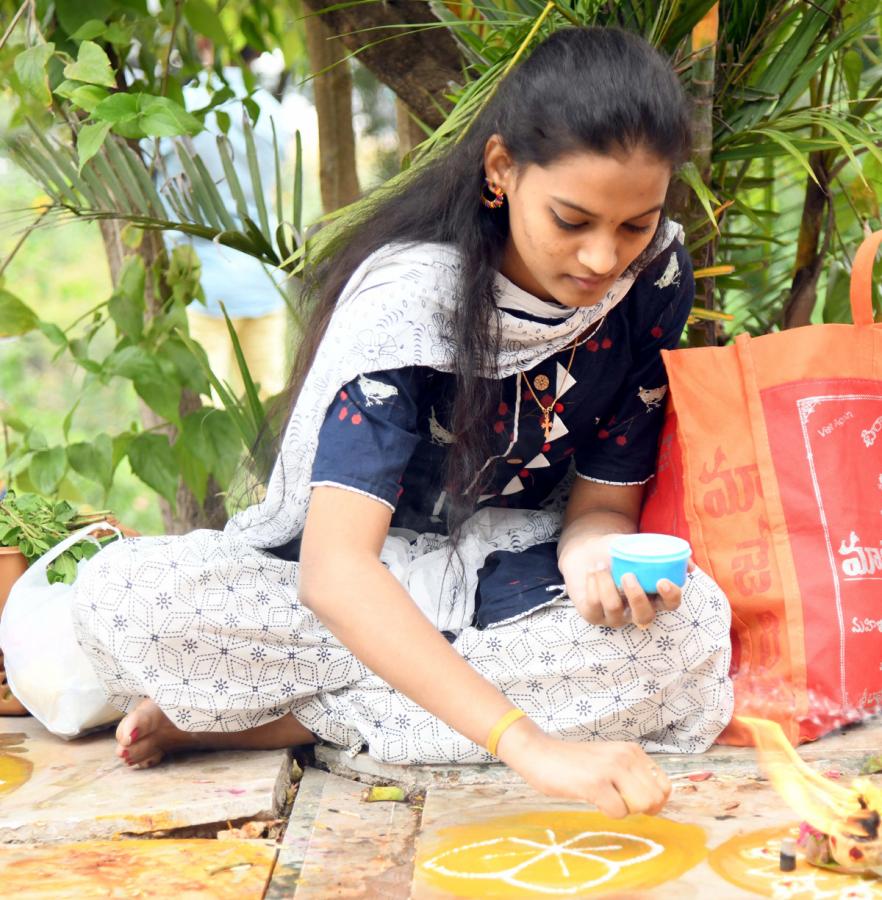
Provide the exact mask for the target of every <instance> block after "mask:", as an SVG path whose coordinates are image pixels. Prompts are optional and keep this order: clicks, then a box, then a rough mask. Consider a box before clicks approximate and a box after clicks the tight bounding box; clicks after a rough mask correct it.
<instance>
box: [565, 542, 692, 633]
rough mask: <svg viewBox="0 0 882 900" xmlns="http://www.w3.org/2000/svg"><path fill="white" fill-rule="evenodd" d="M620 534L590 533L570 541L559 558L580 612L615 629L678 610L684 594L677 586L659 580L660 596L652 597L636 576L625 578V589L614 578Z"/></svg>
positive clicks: (643, 624) (586, 619)
mask: <svg viewBox="0 0 882 900" xmlns="http://www.w3.org/2000/svg"><path fill="white" fill-rule="evenodd" d="M617 537H619V535H617V534H604V535H590V536H586V537H584V538H581V536H580V538H581V539H579V540H578V541H575V542H570V543H568V544H567V547H566V549H565V551H564V552H562V553H561V555H560V557H559V559H558V566H559V568H560V571H561V573H562V574H563V576H564V581H565V582H566V587H567V593H568V594H569V596H570V599H571V600H572V601H573V605H574V606H575V607H576V609H577V610H578V611H579V614H580V615H581V616H582V618H583V619H585V621H586V622H590V623H591V624H592V625H610V626H612V627H614V628H618V627H621V626H622V625H627V624H629V623H633V624H635V625H637V626H638V627H640V628H645V627H646V626H647V625H649V624H650V622H652V620H653V619H654V618H655V616H656V613H657V612H664V611H665V610H672V609H676V608H677V607H678V606H679V605H680V601H681V600H682V597H683V594H682V591H681V589H680V588H679V587H677V585H675V584H673V583H672V582H670V581H667V580H664V579H663V580H661V581H659V583H658V585H657V590H658V595H657V596H656V597H653V598H652V599H650V598H649V597H647V595H646V593H645V591H644V590H643V589H642V588H641V587H640V584H639V583H638V581H637V578H636V577H635V576H634V575H632V574H630V573H629V574H627V575H625V576H624V577H623V578H622V592H621V593H620V592H619V589H618V588H617V587H616V583H615V582H614V581H613V577H612V571H611V568H610V565H611V564H610V545H611V544H612V542H613V540H615V538H617Z"/></svg>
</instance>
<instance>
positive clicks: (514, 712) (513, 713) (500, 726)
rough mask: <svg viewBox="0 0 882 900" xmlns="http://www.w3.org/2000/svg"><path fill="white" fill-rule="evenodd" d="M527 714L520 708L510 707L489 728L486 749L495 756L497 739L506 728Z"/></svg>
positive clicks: (497, 744)
mask: <svg viewBox="0 0 882 900" xmlns="http://www.w3.org/2000/svg"><path fill="white" fill-rule="evenodd" d="M526 715H527V714H526V713H525V712H524V711H523V710H522V709H510V710H509V711H508V712H507V713H506V714H505V715H504V716H503V717H502V718H501V719H500V720H499V721H498V722H497V723H496V724H495V725H494V726H493V727H492V728H491V729H490V735H489V737H488V738H487V750H488V751H489V753H490V754H491V755H492V756H496V748H497V747H498V746H499V739H500V738H501V737H502V735H503V734H504V733H505V731H506V729H507V728H508V727H509V726H511V725H514V723H515V722H517V720H518V719H522V718H524V716H526Z"/></svg>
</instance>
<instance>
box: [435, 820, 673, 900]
mask: <svg viewBox="0 0 882 900" xmlns="http://www.w3.org/2000/svg"><path fill="white" fill-rule="evenodd" d="M545 834H546V836H547V838H548V841H547V842H542V841H533V840H530V839H529V838H522V837H495V838H488V839H487V840H485V841H476V842H474V843H471V844H464V845H463V846H461V847H453V848H452V849H450V850H445V851H443V852H442V853H439V854H438V855H437V856H433V857H432V858H431V859H428V860H426V861H425V862H424V863H423V868H425V869H428V870H429V871H432V872H437V873H438V874H439V875H445V876H447V877H448V878H465V879H469V880H483V881H501V882H503V883H504V884H508V885H510V886H511V887H514V888H521V889H525V890H530V891H535V892H537V893H541V894H560V895H565V894H570V895H572V894H578V893H579V892H581V891H585V890H588V889H589V888H594V887H598V886H599V885H602V884H607V883H608V882H610V881H612V880H613V879H614V878H615V877H616V876H617V875H618V874H619V873H620V872H621V871H622V869H624V868H626V867H628V866H633V865H636V864H637V863H642V862H646V861H647V860H650V859H653V858H654V857H656V856H658V855H659V854H661V853H663V852H664V847H663V846H662V845H661V844H657V843H656V842H655V841H652V840H650V839H649V838H644V837H639V836H637V835H633V834H621V833H619V832H616V831H582V832H580V833H579V834H576V835H574V836H573V837H571V838H567V839H566V840H564V841H559V840H558V838H557V835H556V834H555V833H554V831H553V830H552V829H551V828H546V829H545ZM594 838H604V839H605V838H611V839H612V842H611V843H609V844H606V845H604V844H601V845H599V846H592V847H580V846H578V845H579V843H580V842H583V841H588V840H591V839H594ZM616 840H618V841H620V842H624V841H627V842H633V843H637V844H642V845H644V846H645V847H646V848H647V849H646V851H645V852H644V853H641V854H640V855H639V856H635V857H632V858H631V859H624V860H615V859H607V858H606V857H605V856H602V855H601V853H602V852H603V851H612V852H616V851H620V850H622V849H624V847H623V844H622V843H615V841H616ZM505 844H510V845H514V846H515V847H517V848H519V849H516V850H510V851H507V852H501V853H495V854H494V853H489V854H486V855H485V856H483V857H482V858H483V859H485V860H491V859H499V858H501V857H503V856H519V857H522V858H521V860H520V861H518V862H516V863H515V864H514V865H513V866H511V868H509V869H504V870H502V871H499V872H469V871H460V870H457V869H455V868H450V867H449V865H446V864H444V863H443V862H442V860H445V859H447V860H451V859H452V860H455V859H456V856H457V854H459V853H463V852H464V851H467V850H474V849H475V848H477V847H487V848H494V847H500V846H501V845H505ZM521 848H522V849H521ZM551 857H553V858H554V859H555V860H556V861H557V863H558V865H559V867H560V874H561V876H562V877H563V878H565V879H569V878H570V875H571V873H570V870H569V867H568V866H567V858H570V861H571V862H572V861H573V860H590V861H591V862H596V863H598V864H599V865H601V866H605V867H606V871H605V872H604V873H603V874H602V875H599V876H598V877H597V878H592V879H589V880H587V881H579V882H576V883H574V884H566V885H557V886H555V885H551V884H544V885H543V884H538V883H536V882H535V881H524V880H521V879H520V878H519V875H520V874H521V873H522V872H523V871H524V870H525V869H527V868H529V867H530V866H535V865H538V864H539V863H542V862H545V861H546V860H547V859H549V858H551Z"/></svg>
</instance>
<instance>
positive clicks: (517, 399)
mask: <svg viewBox="0 0 882 900" xmlns="http://www.w3.org/2000/svg"><path fill="white" fill-rule="evenodd" d="M688 121H689V119H688V111H687V107H686V103H685V101H684V97H683V94H682V91H681V89H680V87H679V85H678V83H677V80H676V78H675V76H674V74H673V73H672V71H671V69H670V68H669V66H668V65H667V64H666V63H665V62H664V61H663V60H662V59H661V58H660V57H659V55H658V54H656V52H655V51H654V50H652V48H651V47H649V46H648V45H647V44H646V43H644V42H643V41H642V40H640V39H639V38H636V37H633V36H629V35H627V34H625V33H623V32H620V31H617V30H605V29H593V28H592V29H571V30H565V31H561V32H558V33H556V34H555V35H554V36H553V37H551V38H550V39H548V40H547V41H546V42H545V43H544V44H542V45H541V46H539V47H538V48H537V49H536V50H535V52H534V53H533V54H532V56H531V57H530V58H529V59H528V60H527V61H526V62H525V63H523V64H522V65H521V66H520V67H519V68H517V69H516V70H514V71H513V72H512V73H511V74H510V75H509V76H508V77H507V78H506V79H505V81H504V82H503V83H502V84H501V85H500V87H499V90H498V91H497V93H496V94H495V96H494V97H493V99H492V100H491V101H490V102H489V103H488V104H487V106H486V107H485V108H484V109H483V110H482V111H481V113H480V114H479V115H478V117H477V119H476V120H475V122H474V123H473V125H472V126H471V128H470V129H469V130H468V132H467V133H466V134H465V135H464V136H463V137H462V139H461V140H460V141H459V142H458V143H456V144H455V145H454V146H453V147H452V148H451V149H450V150H449V151H448V152H447V153H446V154H445V155H444V156H443V157H442V158H440V159H438V160H437V161H435V162H433V163H432V164H431V165H427V166H425V167H424V168H423V169H422V170H421V172H420V173H419V174H418V175H417V176H415V177H414V178H413V179H412V180H411V181H410V182H409V184H408V186H407V187H405V188H403V189H402V190H401V192H400V193H398V194H396V195H395V196H391V197H386V198H383V199H381V200H378V201H376V202H375V205H374V208H373V209H372V210H371V211H370V212H369V214H368V215H367V216H366V218H365V219H364V220H363V222H362V224H361V225H360V226H358V227H356V228H355V229H354V230H353V231H352V232H351V233H350V234H348V235H346V236H345V237H344V239H343V240H342V241H341V243H340V245H339V246H338V247H337V249H336V252H335V253H334V254H333V255H332V256H331V258H330V260H329V262H327V263H326V264H325V265H323V266H322V267H321V268H319V269H318V270H317V271H316V272H315V281H314V284H315V287H314V302H315V306H314V315H313V317H312V320H311V324H310V327H309V330H308V333H307V335H306V339H305V342H304V345H303V348H302V352H301V354H300V362H301V364H300V367H299V369H298V371H297V372H295V374H294V377H293V380H292V413H291V416H290V419H289V421H288V425H287V428H286V431H285V434H284V437H283V441H282V446H281V450H280V454H279V457H278V460H277V463H276V466H275V469H274V471H273V475H272V478H271V480H270V483H269V485H268V488H267V494H266V497H265V499H264V500H263V501H262V502H261V503H260V504H258V505H256V506H253V507H251V508H249V509H247V510H245V511H244V512H242V513H240V514H238V515H237V516H235V517H234V518H233V519H232V520H231V521H230V523H229V525H228V526H227V528H226V529H225V531H224V532H223V533H220V532H211V531H199V532H194V533H193V534H190V535H186V536H179V537H159V538H143V539H136V540H130V541H125V542H122V543H120V544H117V545H113V546H111V547H110V548H108V549H107V550H105V551H104V552H102V553H101V554H100V556H98V557H97V558H96V559H95V561H94V562H93V563H91V564H90V566H89V568H88V569H87V570H86V571H85V572H84V573H83V575H82V576H81V578H80V581H79V586H78V600H77V607H76V615H75V618H76V621H77V627H78V632H79V635H80V640H81V642H82V644H83V646H84V647H85V649H86V650H87V652H88V653H89V655H90V656H91V658H92V660H93V661H94V664H95V667H96V670H97V671H98V672H99V674H100V676H101V677H102V678H103V679H104V681H105V682H106V685H107V689H108V693H109V695H110V698H111V700H112V701H113V702H114V703H116V704H117V705H119V706H120V708H122V709H124V710H126V711H127V715H126V717H125V718H124V719H123V720H122V722H121V724H120V726H119V728H118V730H117V739H118V749H117V752H118V754H119V755H120V756H121V757H122V758H124V759H125V760H126V761H127V762H128V763H129V764H131V765H133V766H136V767H146V766H150V765H153V764H155V763H156V762H158V761H159V759H160V758H161V757H162V756H163V754H165V753H167V752H170V751H174V750H179V749H183V748H189V747H281V746H287V745H292V744H297V743H304V742H310V741H313V740H314V739H315V737H316V736H317V737H319V738H322V739H324V740H327V741H331V742H333V743H336V744H339V745H342V746H344V747H347V748H349V749H351V750H352V751H353V752H355V751H357V750H358V749H360V748H362V747H365V746H366V747H367V749H368V750H369V752H370V753H371V754H372V755H374V756H376V757H377V758H379V759H383V760H386V761H391V762H451V761H453V762H477V761H481V760H490V759H492V758H493V757H494V756H495V757H498V758H499V759H501V760H503V761H504V762H505V763H507V764H508V765H510V766H511V767H512V768H514V769H515V770H516V771H518V772H519V773H520V774H521V775H522V776H523V777H524V778H525V779H526V780H527V781H528V782H529V783H530V784H532V785H534V786H535V787H536V788H537V789H538V790H540V791H543V792H545V793H546V794H549V795H554V796H562V797H570V798H578V799H584V800H590V801H593V802H594V803H596V804H597V805H598V806H599V807H600V808H601V809H603V810H604V811H605V812H607V813H609V814H610V815H615V816H621V815H625V814H627V813H628V812H655V811H657V810H659V809H660V808H661V807H662V805H663V804H664V802H665V799H666V798H667V796H668V793H669V791H670V784H669V782H668V780H667V778H666V777H665V775H664V773H663V772H662V771H661V770H660V769H659V768H658V767H657V766H656V765H654V764H653V762H652V761H651V759H650V758H649V756H647V754H646V752H645V751H647V750H648V751H653V750H655V751H674V752H684V751H686V752H698V751H702V750H704V749H706V748H707V746H709V744H710V743H711V742H712V741H713V739H714V738H715V737H716V735H717V734H718V733H719V731H720V730H722V728H723V727H724V725H725V724H726V722H727V721H728V719H729V717H730V715H731V710H732V687H731V683H730V681H729V679H728V664H729V641H728V634H729V610H728V605H727V603H726V600H725V597H724V596H723V595H722V594H721V592H720V590H719V589H718V588H717V587H716V585H714V584H713V582H711V581H710V580H709V579H708V578H707V576H705V575H704V574H703V573H701V572H699V571H697V570H696V571H693V572H692V573H691V574H690V576H689V579H688V582H687V585H686V587H685V588H684V589H683V591H682V592H681V590H680V589H679V588H678V587H676V586H675V585H672V584H669V583H664V582H660V583H659V585H658V595H657V597H653V598H652V599H650V598H649V597H647V596H646V594H644V593H643V591H642V590H641V589H640V587H639V586H638V585H637V583H636V580H634V579H633V578H628V577H626V579H625V582H624V584H623V591H624V597H623V596H621V595H620V594H619V592H618V590H617V589H616V587H615V585H614V583H613V581H612V578H611V575H610V571H609V545H610V541H611V540H612V539H613V538H614V537H615V535H617V534H620V533H623V532H632V531H634V530H635V529H636V528H637V522H638V516H639V511H640V505H641V498H642V494H643V489H644V487H643V486H644V484H645V482H646V481H648V480H649V478H650V477H651V476H652V474H653V469H654V465H655V457H656V444H657V439H658V432H659V427H660V421H661V416H662V406H663V397H664V393H665V390H666V383H665V374H664V369H663V366H662V363H661V359H660V356H659V350H660V349H662V348H665V347H667V348H670V347H674V346H676V345H677V342H678V339H679V336H680V333H681V331H682V329H683V326H684V323H685V321H686V317H687V315H688V312H689V308H690V305H691V302H692V297H693V281H692V275H691V269H690V264H689V258H688V256H687V254H686V252H685V250H684V249H683V246H682V244H681V242H680V230H679V228H678V227H677V226H675V225H674V224H673V223H671V222H669V221H668V220H666V218H665V216H664V203H665V196H666V193H667V190H668V186H669V184H670V180H671V177H672V174H673V172H674V170H675V169H676V167H677V166H678V165H679V164H680V163H681V162H682V161H683V160H684V159H685V158H686V156H687V153H688V143H689V142H688ZM523 713H526V714H525V715H524V714H523ZM482 748H484V749H482Z"/></svg>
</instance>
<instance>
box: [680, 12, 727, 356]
mask: <svg viewBox="0 0 882 900" xmlns="http://www.w3.org/2000/svg"><path fill="white" fill-rule="evenodd" d="M719 24H720V11H719V4H718V3H715V4H714V5H713V6H712V7H711V9H710V10H708V12H707V14H706V15H705V17H704V18H703V19H702V20H701V21H700V22H699V23H698V25H696V26H695V28H694V29H693V31H692V52H693V53H694V54H695V59H694V61H693V63H692V90H691V93H692V140H693V145H692V162H693V163H695V167H696V168H697V169H698V174H699V175H700V176H701V180H702V181H703V182H704V183H705V184H710V181H711V162H712V154H713V143H714V128H713V111H714V79H715V77H716V61H717V38H718V34H719ZM691 199H692V202H691V204H690V206H689V209H688V212H687V216H686V221H684V223H683V224H684V226H685V227H686V229H687V231H689V232H691V234H692V235H693V236H694V237H695V239H696V240H697V241H700V240H701V239H702V238H706V237H708V232H710V231H713V229H714V226H713V225H712V224H711V223H710V222H708V221H707V214H706V212H705V211H704V209H703V208H702V207H701V205H700V204H699V203H698V201H697V199H696V198H694V197H693V198H691ZM690 226H691V227H690ZM716 243H717V242H716V237H715V236H714V237H711V238H710V240H707V241H706V242H705V243H703V244H702V246H701V247H700V248H699V249H698V250H697V252H696V253H695V254H694V256H693V260H692V261H693V263H694V265H695V268H696V269H702V268H708V267H710V266H713V265H714V259H715V257H716ZM695 305H696V306H700V307H703V308H704V309H708V310H712V309H713V308H714V305H715V304H714V279H713V278H702V279H699V280H698V281H697V282H696V285H695ZM717 332H718V325H717V323H716V322H714V321H701V322H698V323H696V324H695V325H690V326H689V332H688V334H689V344H690V345H691V346H693V347H703V346H715V345H716V343H717Z"/></svg>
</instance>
